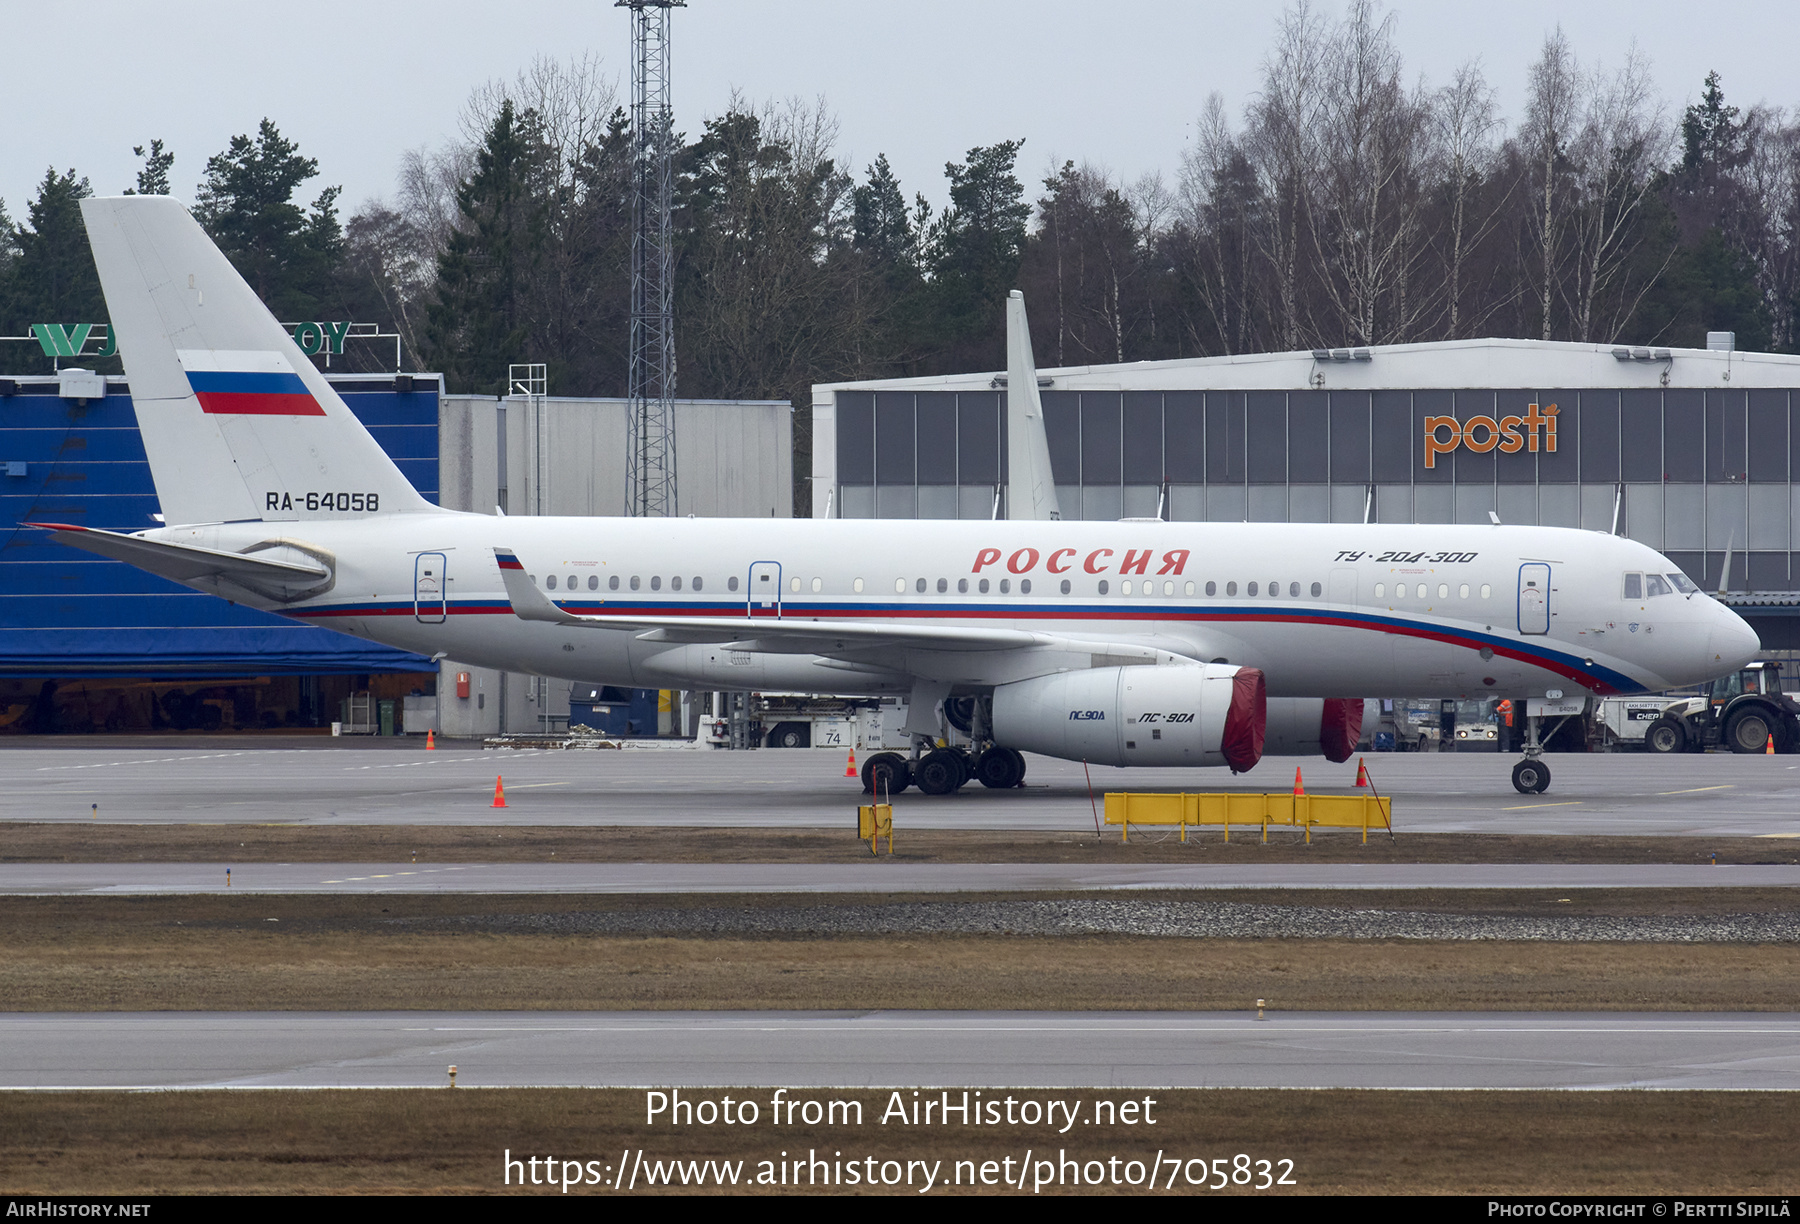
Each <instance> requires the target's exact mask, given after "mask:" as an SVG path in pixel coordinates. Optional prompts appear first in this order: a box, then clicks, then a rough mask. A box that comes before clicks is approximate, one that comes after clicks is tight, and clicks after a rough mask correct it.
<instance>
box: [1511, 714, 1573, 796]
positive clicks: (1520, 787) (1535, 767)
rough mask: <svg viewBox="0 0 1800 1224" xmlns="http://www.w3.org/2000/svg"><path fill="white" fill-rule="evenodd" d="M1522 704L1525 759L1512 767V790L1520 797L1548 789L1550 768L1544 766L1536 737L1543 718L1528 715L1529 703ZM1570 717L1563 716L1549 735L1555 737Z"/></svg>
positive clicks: (1537, 715) (1542, 747)
mask: <svg viewBox="0 0 1800 1224" xmlns="http://www.w3.org/2000/svg"><path fill="white" fill-rule="evenodd" d="M1523 704H1524V705H1525V709H1526V711H1527V713H1526V715H1525V759H1524V760H1523V761H1520V762H1519V763H1518V764H1517V765H1514V766H1513V773H1512V784H1513V789H1514V790H1516V791H1518V792H1519V793H1520V794H1521V795H1541V794H1543V793H1544V792H1545V791H1547V790H1549V789H1550V767H1549V766H1548V765H1546V764H1544V745H1543V741H1542V739H1541V738H1540V737H1539V735H1538V730H1539V728H1540V727H1541V726H1542V725H1543V720H1544V716H1543V715H1542V714H1532V713H1530V712H1529V711H1530V709H1531V703H1530V702H1529V701H1527V702H1525V703H1523ZM1570 717H1573V716H1572V715H1565V716H1564V717H1562V718H1559V719H1558V720H1557V722H1556V726H1554V727H1552V728H1550V734H1551V735H1555V734H1556V732H1557V731H1558V730H1559V729H1561V727H1562V725H1563V723H1565V722H1568V721H1569V718H1570Z"/></svg>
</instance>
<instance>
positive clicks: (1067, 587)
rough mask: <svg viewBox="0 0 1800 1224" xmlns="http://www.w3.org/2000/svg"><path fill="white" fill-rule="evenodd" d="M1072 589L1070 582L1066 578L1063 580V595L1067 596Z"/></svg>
mask: <svg viewBox="0 0 1800 1224" xmlns="http://www.w3.org/2000/svg"><path fill="white" fill-rule="evenodd" d="M1072 589H1073V588H1072V587H1071V586H1070V585H1069V580H1068V579H1067V578H1064V579H1063V580H1062V593H1063V594H1064V595H1067V594H1068V593H1069V591H1070V590H1072Z"/></svg>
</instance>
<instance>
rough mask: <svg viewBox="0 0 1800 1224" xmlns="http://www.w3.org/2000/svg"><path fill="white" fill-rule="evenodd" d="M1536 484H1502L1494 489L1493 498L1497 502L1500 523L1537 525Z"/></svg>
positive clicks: (1521, 525)
mask: <svg viewBox="0 0 1800 1224" xmlns="http://www.w3.org/2000/svg"><path fill="white" fill-rule="evenodd" d="M1537 494H1538V491H1537V486H1536V485H1528V484H1525V485H1521V484H1503V485H1500V486H1498V487H1497V488H1496V489H1495V490H1494V500H1495V501H1496V502H1498V503H1499V509H1498V513H1499V515H1500V521H1501V522H1502V523H1509V524H1513V525H1516V526H1520V527H1532V526H1536V525H1537V521H1538V505H1537Z"/></svg>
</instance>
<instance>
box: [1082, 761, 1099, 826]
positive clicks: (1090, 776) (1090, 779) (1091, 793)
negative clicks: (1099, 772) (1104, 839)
mask: <svg viewBox="0 0 1800 1224" xmlns="http://www.w3.org/2000/svg"><path fill="white" fill-rule="evenodd" d="M1081 772H1082V773H1084V774H1087V784H1088V806H1089V807H1091V808H1093V809H1094V836H1095V837H1099V836H1100V805H1099V804H1097V803H1095V802H1094V775H1093V774H1091V773H1088V763H1087V758H1086V757H1082V758H1081Z"/></svg>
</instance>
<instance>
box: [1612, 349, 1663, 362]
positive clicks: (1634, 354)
mask: <svg viewBox="0 0 1800 1224" xmlns="http://www.w3.org/2000/svg"><path fill="white" fill-rule="evenodd" d="M1612 355H1613V358H1614V360H1617V361H1673V360H1674V359H1675V354H1673V353H1671V352H1670V351H1669V350H1668V349H1666V348H1659V349H1651V348H1616V349H1614V350H1613V351H1612Z"/></svg>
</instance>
